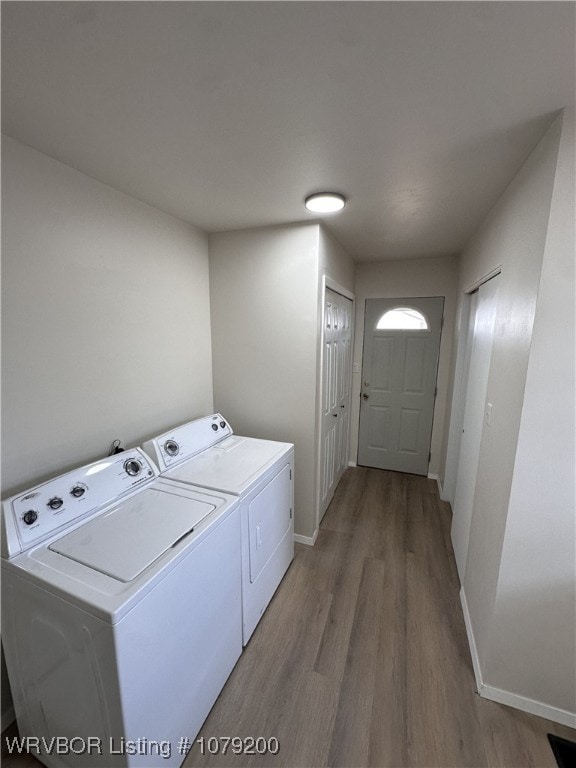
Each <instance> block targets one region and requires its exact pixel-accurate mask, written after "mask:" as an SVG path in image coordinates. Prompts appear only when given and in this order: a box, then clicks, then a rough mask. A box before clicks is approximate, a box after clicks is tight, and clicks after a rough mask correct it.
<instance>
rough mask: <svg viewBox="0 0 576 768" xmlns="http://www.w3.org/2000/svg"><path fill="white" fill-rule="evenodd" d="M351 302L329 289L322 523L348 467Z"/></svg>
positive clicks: (325, 330) (325, 325)
mask: <svg viewBox="0 0 576 768" xmlns="http://www.w3.org/2000/svg"><path fill="white" fill-rule="evenodd" d="M351 361H352V302H351V300H350V299H347V298H346V297H345V296H341V295H340V294H339V293H335V292H334V291H332V290H330V289H328V288H327V289H326V299H325V302H324V320H323V331H322V435H321V441H322V443H321V446H322V447H321V458H320V471H321V477H320V520H321V519H322V517H323V515H324V512H326V508H327V507H328V504H329V503H330V501H331V499H332V496H333V495H334V491H335V490H336V486H337V485H338V483H339V481H340V478H341V477H342V475H343V473H344V470H345V469H346V466H347V465H348V437H349V429H350V418H349V413H350V373H351Z"/></svg>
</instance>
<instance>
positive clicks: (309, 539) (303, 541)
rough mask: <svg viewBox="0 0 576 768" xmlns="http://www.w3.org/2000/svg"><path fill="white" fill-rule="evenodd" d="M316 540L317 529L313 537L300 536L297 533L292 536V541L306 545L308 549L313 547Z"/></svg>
mask: <svg viewBox="0 0 576 768" xmlns="http://www.w3.org/2000/svg"><path fill="white" fill-rule="evenodd" d="M317 538H318V528H316V530H315V531H314V535H313V536H301V535H300V534H299V533H295V534H294V541H295V542H297V543H298V544H306V545H307V546H308V547H313V546H314V544H315V543H316V539H317Z"/></svg>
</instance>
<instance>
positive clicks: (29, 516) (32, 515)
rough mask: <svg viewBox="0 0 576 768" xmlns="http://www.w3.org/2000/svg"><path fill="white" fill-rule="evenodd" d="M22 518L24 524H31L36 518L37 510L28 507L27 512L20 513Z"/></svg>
mask: <svg viewBox="0 0 576 768" xmlns="http://www.w3.org/2000/svg"><path fill="white" fill-rule="evenodd" d="M22 520H24V522H25V523H26V525H33V524H34V523H35V522H36V520H38V512H36V511H35V510H34V509H29V510H28V512H24V514H23V515H22Z"/></svg>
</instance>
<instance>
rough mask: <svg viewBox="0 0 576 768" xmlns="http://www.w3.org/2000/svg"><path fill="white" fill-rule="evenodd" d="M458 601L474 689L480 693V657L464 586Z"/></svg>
mask: <svg viewBox="0 0 576 768" xmlns="http://www.w3.org/2000/svg"><path fill="white" fill-rule="evenodd" d="M460 602H461V604H462V613H463V614H464V625H465V626H466V635H467V636H468V645H469V646H470V655H471V656H472V667H473V668H474V677H475V678H476V691H477V692H478V693H480V690H481V689H482V685H483V683H482V672H481V670H480V659H479V658H478V650H477V648H476V641H475V639H474V632H473V631H472V621H471V620H470V612H469V611H468V603H467V602H466V595H465V593H464V587H462V588H461V589H460Z"/></svg>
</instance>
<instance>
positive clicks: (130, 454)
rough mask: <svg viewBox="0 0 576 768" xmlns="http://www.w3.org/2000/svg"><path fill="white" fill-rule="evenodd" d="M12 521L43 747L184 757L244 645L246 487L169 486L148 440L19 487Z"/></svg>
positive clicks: (15, 679) (7, 640)
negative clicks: (239, 490) (242, 491)
mask: <svg viewBox="0 0 576 768" xmlns="http://www.w3.org/2000/svg"><path fill="white" fill-rule="evenodd" d="M2 523H3V525H2V527H3V534H4V535H3V551H2V555H3V558H2V575H3V579H2V592H3V599H2V612H3V625H2V642H3V644H4V647H5V653H6V663H7V667H8V673H9V677H10V684H11V688H12V694H13V697H14V706H15V710H16V716H17V720H18V725H19V730H20V736H21V737H35V738H37V739H38V740H39V742H40V743H39V748H38V749H32V750H31V751H33V752H35V754H36V756H37V757H38V759H39V760H40V761H41V762H43V763H44V764H45V765H47V766H55V767H56V766H58V768H59V767H60V766H90V768H94V767H95V766H102V768H117V767H120V766H128V767H129V768H132V766H137V767H138V768H140V767H142V766H146V767H147V768H158V766H160V765H162V766H178V765H180V763H181V762H182V761H183V759H184V755H183V754H180V753H179V749H178V746H179V740H180V739H181V738H183V737H184V738H189V739H191V740H193V739H194V738H195V736H196V734H197V732H198V730H199V729H200V726H201V725H202V723H203V721H204V719H205V718H206V716H207V714H208V712H209V711H210V709H211V707H212V705H213V704H214V701H215V700H216V698H217V696H218V694H219V692H220V690H221V689H222V687H223V685H224V683H225V681H226V679H227V677H228V675H229V674H230V672H231V670H232V668H233V667H234V665H235V663H236V661H237V660H238V658H239V656H240V654H241V652H242V615H241V588H240V584H241V547H240V538H241V533H240V510H239V504H238V499H237V498H234V497H231V496H228V495H226V494H224V493H220V492H210V491H206V490H201V489H199V488H192V487H190V486H184V485H178V484H176V483H174V484H171V485H168V484H167V483H165V482H160V481H159V480H158V470H157V469H156V467H155V466H154V464H153V462H152V461H150V459H149V458H148V457H147V456H146V455H145V454H144V453H142V452H141V451H140V450H138V449H134V450H130V451H127V452H125V453H121V454H117V455H116V456H112V457H109V458H108V459H105V460H102V461H98V462H95V463H93V464H90V465H88V466H85V467H82V468H80V469H78V470H75V471H72V472H69V473H67V474H65V475H62V476H60V477H58V478H56V479H54V480H51V481H49V482H47V483H43V484H42V485H39V486H37V487H35V488H32V489H31V490H29V491H27V492H24V493H21V494H18V495H17V496H13V497H12V498H10V499H7V500H6V501H4V502H3V505H2ZM55 737H60V738H61V740H60V742H57V741H51V740H52V739H54V738H55ZM42 739H44V740H45V741H42ZM33 745H34V743H33V742H30V740H29V741H28V746H33Z"/></svg>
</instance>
